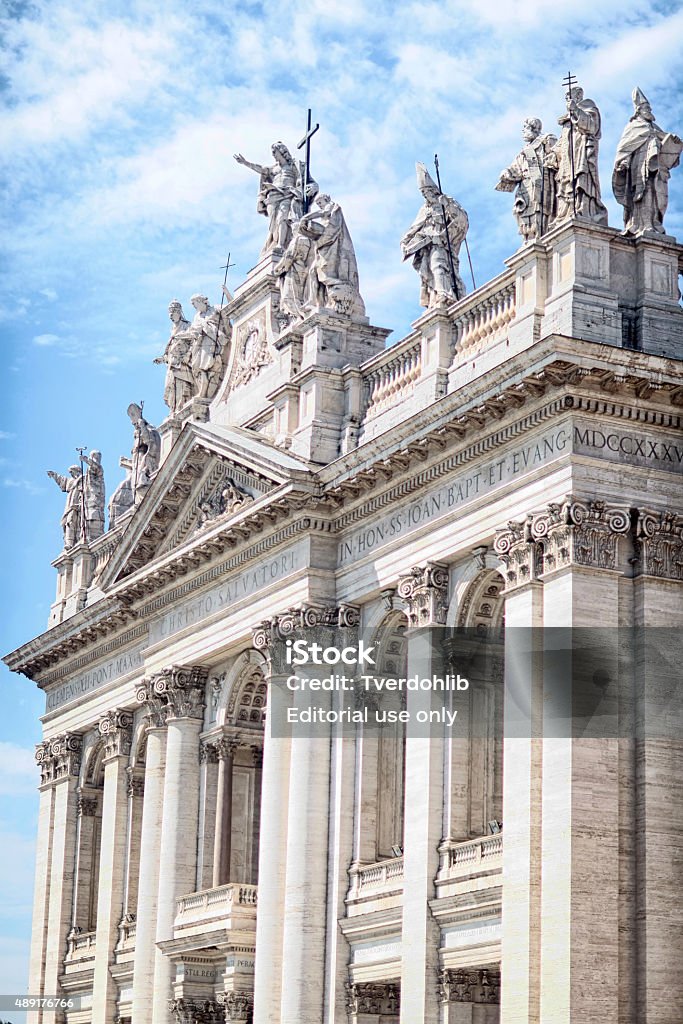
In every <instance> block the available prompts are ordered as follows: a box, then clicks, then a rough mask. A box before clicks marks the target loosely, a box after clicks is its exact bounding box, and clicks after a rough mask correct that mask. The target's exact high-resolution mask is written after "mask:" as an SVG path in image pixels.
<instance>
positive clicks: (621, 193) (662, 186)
mask: <svg viewBox="0 0 683 1024" xmlns="http://www.w3.org/2000/svg"><path fill="white" fill-rule="evenodd" d="M631 98H632V100H633V110H634V113H633V116H632V117H631V119H630V121H629V122H628V124H627V125H626V127H625V128H624V131H623V133H622V136H621V139H620V140H619V145H618V146H617V153H616V156H615V158H614V171H613V174H612V189H613V191H614V198H615V199H616V201H617V202H618V203H619V205H620V206H623V208H624V233H625V234H627V235H642V234H644V233H645V232H646V231H653V232H656V233H657V234H665V231H664V214H665V213H666V208H667V206H668V204H669V178H670V177H671V170H672V168H674V167H677V166H678V163H679V160H680V155H681V150H682V149H683V142H682V141H681V139H680V138H679V137H678V135H674V134H672V133H671V132H665V131H663V130H662V129H661V128H660V127H659V125H658V124H656V123H655V119H654V114H653V113H652V107H651V106H650V103H649V101H648V98H647V96H645V94H644V93H643V92H642V91H641V90H640V89H638V88H636V89H634V90H633V94H632V97H631Z"/></svg>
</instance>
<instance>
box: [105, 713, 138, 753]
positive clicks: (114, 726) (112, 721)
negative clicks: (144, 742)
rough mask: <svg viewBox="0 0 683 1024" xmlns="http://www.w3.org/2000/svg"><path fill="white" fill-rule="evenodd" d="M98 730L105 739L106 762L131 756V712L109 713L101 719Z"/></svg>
mask: <svg viewBox="0 0 683 1024" xmlns="http://www.w3.org/2000/svg"><path fill="white" fill-rule="evenodd" d="M97 728H98V731H99V734H100V736H102V738H103V739H104V757H105V760H107V759H108V758H110V757H120V756H122V755H126V756H127V755H128V754H130V748H131V742H132V738H133V716H132V715H131V713H130V712H129V711H122V710H119V709H116V710H114V711H108V712H107V713H106V714H105V715H103V716H102V717H101V718H100V720H99V723H98V726H97Z"/></svg>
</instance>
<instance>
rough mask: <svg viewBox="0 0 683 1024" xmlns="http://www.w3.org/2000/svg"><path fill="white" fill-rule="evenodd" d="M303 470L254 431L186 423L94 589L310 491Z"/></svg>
mask: <svg viewBox="0 0 683 1024" xmlns="http://www.w3.org/2000/svg"><path fill="white" fill-rule="evenodd" d="M311 477H312V474H311V471H310V470H309V468H308V466H307V464H306V463H305V462H304V461H303V460H301V459H298V458H296V457H295V456H292V455H290V454H289V453H288V452H283V451H281V450H280V449H278V448H276V447H275V446H274V445H272V444H270V443H269V442H267V441H266V440H264V439H262V438H260V437H259V436H258V435H257V434H255V433H254V432H253V431H248V430H244V429H242V428H239V427H224V426H215V425H213V424H195V423H190V424H188V425H187V426H186V427H185V428H184V430H183V432H182V434H181V435H180V437H179V438H178V439H177V441H176V442H175V444H174V446H173V448H172V449H171V451H170V452H169V454H168V456H167V458H166V460H165V461H164V462H163V463H162V465H161V467H160V469H159V471H158V473H157V474H156V476H155V478H154V480H153V482H152V485H151V487H150V488H149V490H148V492H147V493H146V494H145V496H144V498H143V500H142V501H141V503H140V505H139V506H138V507H137V508H136V510H135V512H134V513H133V515H132V517H131V519H130V521H129V522H128V524H127V525H126V528H125V532H124V533H123V534H122V537H121V540H120V543H119V544H118V546H117V548H116V549H115V551H114V552H113V554H112V556H111V558H110V559H109V562H108V564H107V566H106V568H105V569H104V570H103V572H102V574H101V577H100V580H99V586H100V588H101V589H102V590H103V591H104V592H105V593H106V592H107V590H108V589H109V588H110V587H112V586H113V585H114V584H116V583H118V582H119V581H121V580H123V579H124V578H126V577H128V576H130V575H131V573H134V572H137V571H138V570H140V569H141V568H143V567H144V566H147V565H149V564H150V563H152V562H156V561H163V559H164V558H165V557H167V556H169V555H170V554H171V553H172V552H174V551H175V550H176V549H178V548H181V547H183V548H184V547H188V546H191V545H192V543H193V542H194V541H195V540H196V541H197V542H200V541H201V540H202V538H203V537H205V536H206V535H207V534H208V533H209V532H210V531H212V530H214V529H215V528H217V527H219V526H220V525H221V524H229V523H230V522H232V521H237V520H239V519H240V518H242V517H243V516H244V515H245V514H246V513H247V512H248V511H249V510H250V509H252V508H254V509H256V508H260V507H262V506H264V504H265V505H267V504H268V497H269V496H272V497H273V499H275V498H277V497H279V496H282V495H284V494H285V493H288V492H291V491H292V490H303V491H306V490H308V489H309V488H310V486H311Z"/></svg>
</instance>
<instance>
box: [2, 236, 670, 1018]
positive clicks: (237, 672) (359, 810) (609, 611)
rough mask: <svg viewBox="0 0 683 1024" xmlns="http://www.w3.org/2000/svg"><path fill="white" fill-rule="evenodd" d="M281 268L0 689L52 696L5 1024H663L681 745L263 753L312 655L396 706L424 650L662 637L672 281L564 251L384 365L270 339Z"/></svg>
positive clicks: (455, 309) (242, 296)
mask: <svg viewBox="0 0 683 1024" xmlns="http://www.w3.org/2000/svg"><path fill="white" fill-rule="evenodd" d="M276 257H277V252H275V253H273V252H267V253H266V254H265V255H264V256H263V258H262V259H261V262H260V263H259V264H258V266H257V267H256V268H255V269H254V270H253V271H252V272H251V274H250V275H249V276H248V277H247V280H246V281H245V282H244V283H243V284H242V285H241V286H240V287H239V288H237V290H236V293H235V296H234V298H232V300H231V302H230V303H229V305H228V306H227V307H226V310H227V314H228V315H229V317H230V319H231V321H232V339H233V341H232V347H231V348H230V351H229V353H228V355H227V356H226V367H225V375H224V377H223V380H222V383H221V385H220V386H219V388H218V390H217V393H216V394H215V396H214V398H213V399H211V400H210V401H208V400H206V401H199V400H192V402H190V403H189V405H187V406H186V407H184V408H182V409H180V410H179V411H176V412H175V413H174V415H173V416H172V417H170V418H169V419H168V420H166V421H165V423H163V424H162V425H161V427H160V434H161V464H160V468H159V470H158V472H156V474H155V475H154V477H153V479H152V480H151V483H150V486H149V488H148V489H146V491H145V493H144V496H143V498H142V500H141V501H140V502H139V503H137V504H136V505H135V507H134V508H132V509H131V510H130V511H128V512H127V513H126V514H125V515H124V516H123V517H122V518H121V519H119V520H117V522H116V525H115V526H114V528H113V529H111V530H109V532H107V533H105V534H104V535H103V536H102V537H99V538H97V539H96V540H95V541H93V542H92V543H89V544H88V543H86V544H80V545H75V546H74V547H72V548H70V549H68V550H67V551H65V552H63V553H62V554H61V555H60V556H59V557H58V558H57V559H56V561H55V567H56V569H57V574H58V586H57V597H56V600H55V603H54V605H53V607H52V611H51V617H50V628H49V629H48V630H47V632H45V633H44V634H42V635H41V636H39V637H37V638H35V639H34V640H31V641H30V642H29V643H27V644H25V645H24V646H23V647H21V648H20V649H19V650H17V651H15V652H14V653H13V654H11V655H9V656H8V657H7V658H6V661H7V663H8V664H9V666H10V667H11V668H12V669H14V670H16V671H19V672H23V673H24V674H25V675H26V676H28V677H29V678H30V679H33V680H34V681H35V683H36V684H37V685H38V686H39V687H40V688H41V689H42V690H44V691H45V695H46V710H45V716H44V718H43V724H44V740H43V742H42V743H41V744H40V745H39V747H38V749H37V753H36V760H37V762H38V765H39V769H40V817H39V835H38V858H37V870H36V883H35V902H34V917H33V940H32V966H31V981H30V991H31V992H32V993H34V994H40V993H44V994H46V995H50V994H58V993H59V994H63V995H65V996H70V997H73V998H74V1000H75V1004H74V1007H73V1008H72V1009H70V1010H68V1011H67V1012H66V1013H62V1012H61V1011H54V1010H50V1009H44V1010H41V1011H37V1012H35V1013H34V1014H33V1015H32V1018H31V1021H32V1024H53V1022H55V1024H56V1022H57V1021H60V1022H64V1021H66V1022H67V1024H113V1022H114V1021H117V1022H119V1024H130V1022H133V1024H150V1022H151V1024H172V1022H183V1024H199V1022H202V1024H204V1022H210V1024H217V1022H218V1021H221V1022H223V1021H226V1022H232V1021H240V1022H241V1021H245V1022H247V1021H253V1022H255V1024H321V1022H325V1024H342V1022H347V1021H348V1022H351V1024H396V1022H399V1021H400V1022H401V1024H421V1022H424V1024H437V1022H441V1024H465V1022H467V1024H493V1022H498V1021H501V1022H502V1024H527V1022H529V1024H541V1022H543V1024H569V1022H570V1021H571V1024H583V1022H585V1024H588V1022H591V1024H592V1022H594V1021H598V1020H599V1021H601V1022H603V1024H626V1022H627V1021H628V1022H636V1021H637V1022H638V1024H680V1020H681V1019H682V1017H683V967H681V956H680V953H681V949H682V948H683V927H682V925H681V920H680V915H679V914H676V913H674V912H672V908H674V907H675V906H676V905H677V903H678V901H679V893H680V888H681V883H682V882H683V877H682V870H681V864H680V858H679V857H678V856H677V855H676V853H675V851H676V850H677V849H678V847H679V846H680V842H681V837H682V836H683V811H682V809H681V808H682V807H683V803H682V802H681V794H680V791H679V790H680V782H679V780H680V778H681V777H682V775H681V769H682V768H683V749H681V747H680V745H679V744H676V743H674V742H673V741H667V742H663V741H662V742H658V743H657V742H649V741H643V742H636V741H632V740H630V739H628V738H623V739H619V738H614V739H609V738H604V737H603V738H596V739H592V738H579V739H571V738H550V739H543V740H542V739H539V738H536V737H535V736H534V735H533V733H531V734H530V735H529V736H528V737H526V738H524V737H519V738H517V737H514V738H511V739H507V738H506V740H505V742H501V741H500V737H498V738H496V737H493V736H492V737H491V738H481V737H475V736H472V737H471V738H470V739H469V740H468V741H467V742H465V743H463V742H462V741H456V740H453V739H452V738H451V737H450V736H449V735H448V734H447V732H445V731H444V732H439V733H438V734H436V735H432V736H431V737H430V738H429V739H424V738H423V739H420V738H411V737H409V738H408V739H407V740H406V739H405V737H404V736H403V734H402V733H401V731H400V729H398V728H397V729H396V730H395V731H394V732H393V733H389V732H387V733H385V734H383V736H382V738H381V740H378V739H377V737H376V736H374V737H373V736H372V735H371V734H370V733H366V732H364V730H363V728H362V727H361V728H359V729H358V730H356V731H355V732H354V733H353V735H347V734H345V733H337V732H336V731H334V730H333V729H332V728H330V729H329V730H328V731H327V732H325V731H323V732H321V733H320V734H316V735H315V736H314V737H313V738H310V739H297V738H288V737H286V736H283V735H279V734H278V733H277V730H274V731H271V728H270V725H271V723H272V721H273V720H275V719H276V718H277V716H278V715H279V714H281V713H282V711H283V706H284V702H286V701H287V695H286V689H285V688H283V687H282V686H280V685H277V684H278V682H279V681H281V679H282V677H283V675H287V674H289V673H288V670H287V668H286V666H284V665H283V664H282V663H281V661H280V660H279V659H278V657H277V654H276V650H277V641H278V640H281V639H283V638H286V637H291V636H293V635H294V634H295V633H296V631H297V630H300V629H302V628H304V627H307V626H311V625H315V626H317V627H321V628H333V627H335V628H338V629H343V630H344V631H345V632H346V633H347V634H348V635H349V636H355V635H357V633H356V631H358V630H361V631H364V635H365V633H369V634H370V635H371V636H372V637H374V638H375V642H376V644H377V645H378V649H379V650H380V652H381V657H382V659H383V662H382V664H383V665H384V666H385V668H384V669H383V671H386V673H387V674H389V675H391V674H398V675H406V674H407V675H409V674H410V670H411V666H413V668H415V667H416V666H418V665H419V666H424V665H425V659H428V663H429V665H432V664H433V666H434V668H435V669H436V667H437V665H438V663H439V659H440V655H439V653H438V652H437V651H435V650H433V649H431V648H428V647H427V645H426V644H425V641H424V638H425V636H426V629H427V627H432V626H440V627H442V628H444V629H450V628H452V627H457V626H465V627H467V626H471V627H473V628H474V629H475V630H480V631H482V630H483V631H484V632H486V631H487V630H497V629H499V628H501V627H502V625H503V622H504V624H505V630H506V631H507V630H509V629H514V628H515V627H530V626H545V627H564V626H567V627H569V626H590V625H595V624H596V619H597V617H598V616H599V618H600V624H601V625H603V626H615V627H616V626H620V627H627V628H628V627H635V626H643V625H647V626H674V627H679V626H680V625H681V623H683V601H682V600H681V582H682V580H683V514H682V513H683V505H682V498H683V479H682V478H681V467H682V466H683V439H682V438H683V435H682V434H681V430H680V427H681V417H682V416H683V377H682V376H681V362H680V360H681V358H683V311H681V308H680V306H679V303H678V293H677V271H678V265H679V261H680V260H681V258H682V257H683V248H682V247H680V246H678V245H677V244H676V243H675V242H674V241H673V240H672V239H670V238H668V237H666V236H662V237H660V238H656V239H655V238H649V237H638V238H627V237H624V236H623V235H621V234H619V233H618V232H617V231H615V230H613V229H610V228H607V227H605V226H603V225H599V224H595V225H594V224H589V223H584V222H581V223H578V222H567V223H563V224H560V225H559V226H557V227H555V228H553V230H552V231H550V232H548V233H547V234H545V235H544V236H543V237H542V238H541V239H539V240H535V241H533V242H530V243H529V244H527V245H525V246H524V247H523V248H522V249H520V250H519V252H517V253H516V254H515V255H514V256H513V257H512V258H511V259H510V260H509V261H508V264H507V269H506V270H505V272H504V273H503V274H501V275H500V276H499V277H498V278H496V279H495V280H494V281H491V282H489V283H488V284H486V285H484V286H483V287H481V288H479V289H477V290H476V291H475V292H473V293H472V294H471V295H468V296H467V297H465V298H462V299H460V300H458V301H453V302H451V303H446V304H442V305H439V306H435V307H434V308H430V309H428V310H427V312H426V313H424V315H423V316H421V317H420V319H419V320H417V321H416V323H415V324H414V329H413V331H412V333H411V334H410V335H409V336H408V337H407V338H405V339H403V340H402V341H399V342H398V343H397V344H395V345H393V346H392V347H390V348H388V349H385V347H384V343H385V339H386V336H387V333H388V332H387V331H384V330H381V329H379V328H375V327H373V326H371V325H370V324H369V323H368V322H367V320H366V319H365V318H364V317H356V318H355V319H354V317H353V316H352V315H347V314H342V313H339V312H338V311H335V310H332V309H324V310H317V311H312V312H310V313H309V314H308V315H307V316H306V317H304V318H303V320H302V321H301V322H297V323H296V324H294V326H287V325H284V326H283V323H282V320H281V319H280V320H278V309H279V307H278V301H279V290H278V289H279V285H278V282H277V279H276V276H275V274H274V270H273V268H274V265H275V260H276ZM228 492H229V495H230V496H231V499H230V501H227V500H226V501H223V502H222V503H221V501H219V500H218V498H217V497H216V496H217V495H218V496H219V497H220V496H221V495H223V494H224V493H228ZM235 495H237V497H235ZM534 664H535V663H534ZM511 671H512V667H511V666H510V665H509V664H508V663H507V660H506V663H505V664H504V665H503V664H500V665H499V666H498V667H497V668H496V670H495V672H494V673H493V675H492V678H491V680H489V683H490V685H489V686H488V687H487V688H485V689H484V690H482V695H481V700H482V701H483V702H486V706H487V708H488V709H489V710H488V711H487V714H490V715H491V716H493V717H492V720H493V719H494V718H495V717H496V716H498V715H501V716H502V715H503V714H507V698H508V694H509V687H510V685H511V683H510V678H511V677H510V673H511ZM527 684H528V694H529V702H530V708H531V710H530V714H531V715H532V716H533V715H537V714H542V709H543V701H544V678H543V671H542V667H541V666H540V664H539V665H538V666H537V667H536V668H533V666H532V671H531V673H530V678H529V679H528V680H527ZM477 699H479V698H477ZM294 700H295V701H296V698H294ZM428 701H429V698H428V697H426V696H425V695H424V694H421V693H409V694H408V696H407V708H408V710H413V711H414V710H415V709H416V708H419V707H423V706H424V707H428ZM421 702H422V703H421ZM501 822H502V830H501Z"/></svg>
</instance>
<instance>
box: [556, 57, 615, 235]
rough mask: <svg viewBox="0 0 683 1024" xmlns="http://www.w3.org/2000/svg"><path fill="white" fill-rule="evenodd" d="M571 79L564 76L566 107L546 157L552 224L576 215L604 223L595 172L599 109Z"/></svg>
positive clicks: (598, 136)
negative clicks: (552, 190) (551, 179)
mask: <svg viewBox="0 0 683 1024" xmlns="http://www.w3.org/2000/svg"><path fill="white" fill-rule="evenodd" d="M574 82H575V79H574V77H573V76H571V75H570V76H568V78H567V84H568V90H567V97H566V99H567V110H566V112H565V113H564V114H562V115H561V117H559V118H558V124H559V125H560V126H561V128H562V131H561V133H560V138H559V141H558V143H557V145H556V146H555V148H554V149H553V150H552V151H551V152H550V153H549V154H548V158H547V165H548V167H552V168H553V169H554V170H555V181H556V187H557V216H556V219H555V223H558V222H559V221H563V220H569V219H571V218H572V217H577V218H579V219H580V220H589V221H592V222H593V223H594V224H605V225H606V224H607V209H606V207H605V206H604V204H603V202H602V199H601V197H600V177H599V174H598V147H599V142H600V135H601V121H600V111H599V110H598V108H597V106H596V104H595V103H594V101H593V100H590V99H585V98H584V95H583V89H581V88H580V87H579V86H577V85H575V84H574Z"/></svg>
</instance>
